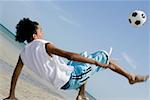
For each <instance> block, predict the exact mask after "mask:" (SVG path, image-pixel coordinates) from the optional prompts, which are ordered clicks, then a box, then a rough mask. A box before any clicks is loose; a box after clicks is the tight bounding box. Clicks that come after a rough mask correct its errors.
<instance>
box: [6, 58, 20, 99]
mask: <svg viewBox="0 0 150 100" xmlns="http://www.w3.org/2000/svg"><path fill="white" fill-rule="evenodd" d="M22 68H23V62H22V60H21V57H20V56H19V59H18V62H17V65H16V68H15V70H14V72H13V76H12V79H11V87H10V93H9V97H8V98H5V99H4V100H17V99H16V97H15V87H16V83H17V79H18V77H19V75H20V73H21V70H22Z"/></svg>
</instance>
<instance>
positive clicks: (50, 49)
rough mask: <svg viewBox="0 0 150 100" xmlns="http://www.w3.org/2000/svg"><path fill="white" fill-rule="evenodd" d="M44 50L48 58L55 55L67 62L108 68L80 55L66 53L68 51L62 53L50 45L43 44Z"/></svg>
mask: <svg viewBox="0 0 150 100" xmlns="http://www.w3.org/2000/svg"><path fill="white" fill-rule="evenodd" d="M45 48H46V51H47V53H48V54H49V55H50V56H51V54H55V55H58V56H61V57H64V58H67V59H68V60H74V61H78V62H83V63H90V64H94V65H96V66H101V67H103V68H108V67H109V66H108V65H107V64H102V63H100V62H97V61H95V60H93V59H90V58H86V57H83V56H81V55H80V54H77V53H73V52H68V51H64V50H62V49H59V48H57V47H55V46H54V45H53V44H50V43H47V44H45Z"/></svg>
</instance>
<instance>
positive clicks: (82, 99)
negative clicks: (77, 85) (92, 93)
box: [76, 95, 89, 100]
mask: <svg viewBox="0 0 150 100" xmlns="http://www.w3.org/2000/svg"><path fill="white" fill-rule="evenodd" d="M76 100H89V98H88V97H86V96H81V95H78V96H77V99H76Z"/></svg>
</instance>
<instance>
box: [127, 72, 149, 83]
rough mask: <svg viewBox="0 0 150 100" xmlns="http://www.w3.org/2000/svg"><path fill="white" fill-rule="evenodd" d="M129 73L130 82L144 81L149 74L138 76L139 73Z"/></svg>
mask: <svg viewBox="0 0 150 100" xmlns="http://www.w3.org/2000/svg"><path fill="white" fill-rule="evenodd" d="M130 75H131V78H130V79H129V83H130V84H135V83H139V82H145V81H147V80H148V79H149V75H146V76H140V75H134V74H130Z"/></svg>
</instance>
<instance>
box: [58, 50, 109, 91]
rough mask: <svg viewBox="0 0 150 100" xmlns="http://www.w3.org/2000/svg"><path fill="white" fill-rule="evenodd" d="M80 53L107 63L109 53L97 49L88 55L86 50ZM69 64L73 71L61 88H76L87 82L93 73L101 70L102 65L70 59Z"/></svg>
mask: <svg viewBox="0 0 150 100" xmlns="http://www.w3.org/2000/svg"><path fill="white" fill-rule="evenodd" d="M80 55H82V56H84V57H88V58H92V59H94V60H96V61H98V62H100V63H103V64H106V63H108V59H109V55H108V53H107V52H106V51H103V50H101V51H97V52H95V53H93V54H90V55H88V54H87V52H86V51H85V52H82V53H81V54H80ZM68 65H70V66H74V71H73V72H72V73H71V77H70V80H69V81H68V82H67V83H66V84H65V85H64V86H63V87H62V88H61V89H64V90H65V89H77V88H79V87H80V86H81V85H83V84H85V83H86V82H87V79H89V78H90V77H91V76H92V75H93V74H95V73H96V72H98V71H99V70H102V69H103V68H102V67H98V66H95V65H92V64H88V63H82V62H76V61H70V62H69V63H68Z"/></svg>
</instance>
